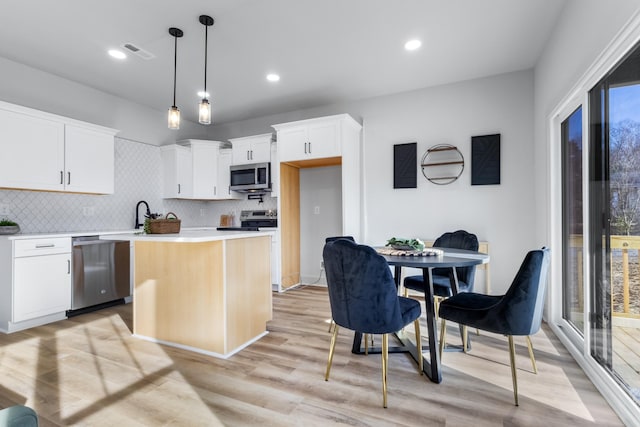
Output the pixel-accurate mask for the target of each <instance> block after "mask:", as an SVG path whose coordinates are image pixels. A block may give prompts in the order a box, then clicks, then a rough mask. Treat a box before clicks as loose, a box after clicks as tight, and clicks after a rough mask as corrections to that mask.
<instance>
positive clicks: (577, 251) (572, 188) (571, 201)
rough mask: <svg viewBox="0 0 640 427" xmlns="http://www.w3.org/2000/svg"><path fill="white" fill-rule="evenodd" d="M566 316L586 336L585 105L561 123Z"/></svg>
mask: <svg viewBox="0 0 640 427" xmlns="http://www.w3.org/2000/svg"><path fill="white" fill-rule="evenodd" d="M561 144H562V172H563V173H562V200H563V206H562V230H563V234H562V254H563V263H562V264H563V269H562V279H563V280H562V284H563V285H562V301H563V303H562V318H563V319H565V320H566V321H567V322H568V323H569V324H570V325H571V326H572V327H573V328H574V329H575V330H576V331H577V332H578V334H579V335H580V336H584V292H583V288H584V280H583V279H584V277H583V262H584V250H583V226H582V223H583V220H582V217H583V205H582V202H583V197H582V175H583V174H582V157H583V156H582V152H583V150H582V106H580V107H578V108H577V109H576V110H575V111H573V112H572V113H571V114H570V115H569V116H568V117H567V118H566V119H565V120H564V121H563V122H562V123H561Z"/></svg>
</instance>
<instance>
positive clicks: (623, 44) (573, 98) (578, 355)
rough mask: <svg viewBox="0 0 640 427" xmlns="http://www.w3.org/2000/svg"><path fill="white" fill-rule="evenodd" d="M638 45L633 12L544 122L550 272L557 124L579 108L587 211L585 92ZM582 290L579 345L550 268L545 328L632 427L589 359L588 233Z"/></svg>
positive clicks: (621, 397)
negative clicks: (565, 315) (581, 323)
mask: <svg viewBox="0 0 640 427" xmlns="http://www.w3.org/2000/svg"><path fill="white" fill-rule="evenodd" d="M638 41H640V12H637V13H636V14H635V15H634V16H633V17H632V18H631V19H630V20H629V22H628V23H627V24H626V25H625V26H624V27H623V28H622V29H621V30H620V31H619V32H618V34H617V35H616V36H615V37H614V39H613V40H612V41H611V43H609V45H608V46H607V47H606V48H605V49H604V50H603V51H602V53H601V54H600V55H599V56H598V57H597V58H596V60H595V61H594V62H593V64H592V65H591V66H590V67H589V68H588V70H587V71H586V72H585V73H584V75H583V76H582V77H581V78H580V79H579V81H578V82H577V83H576V84H575V85H574V87H573V88H572V89H571V90H570V91H569V93H568V94H567V95H566V96H565V97H564V98H563V100H562V101H560V103H558V105H557V106H556V108H554V109H553V111H552V113H551V114H550V115H549V116H548V118H547V120H546V123H547V126H548V128H547V130H548V138H547V147H546V148H547V156H548V158H547V162H548V165H549V187H548V189H547V190H548V194H549V212H548V213H547V215H548V218H547V221H548V224H549V227H548V233H549V234H548V235H547V241H549V242H550V243H551V247H552V248H558V250H555V251H552V259H551V265H552V266H554V265H555V266H562V253H561V252H562V251H561V250H559V249H560V248H562V233H561V231H562V175H561V166H562V158H561V151H560V148H561V147H560V144H561V132H560V123H561V122H562V120H564V119H565V118H566V117H568V115H569V114H571V113H572V112H573V111H574V110H575V109H576V108H578V106H580V105H582V118H583V120H582V130H583V133H582V137H583V162H582V164H583V172H584V175H583V184H582V190H583V204H584V206H589V193H588V185H589V179H588V171H589V170H588V156H589V153H588V138H589V134H588V118H589V109H588V105H589V103H588V101H589V90H591V88H593V87H594V86H595V85H596V83H598V82H599V81H600V80H601V79H602V77H604V75H605V74H606V73H608V72H609V71H610V70H611V68H613V66H614V65H616V64H617V63H618V62H619V61H620V60H621V59H622V58H623V57H624V55H626V54H627V52H628V51H630V50H631V49H632V48H633V47H634V46H635V45H636V44H637V43H638ZM588 219H589V218H588V209H585V212H584V216H583V220H584V224H589V222H588ZM583 244H584V254H585V262H584V263H583V264H584V270H583V273H584V286H585V293H584V295H585V301H584V307H585V315H584V320H585V323H584V325H585V327H584V340H582V339H581V337H580V336H579V334H577V333H576V332H575V331H574V330H573V328H572V327H571V326H570V325H569V323H568V322H567V321H565V320H564V319H563V318H562V269H561V268H552V269H551V273H550V285H551V286H550V287H549V293H548V295H547V308H548V310H547V313H548V315H549V319H548V320H549V322H548V323H549V326H550V327H551V329H552V331H553V332H554V333H555V334H556V336H558V338H559V339H560V341H561V342H562V343H563V345H564V346H565V347H566V348H567V350H568V351H569V353H571V355H572V356H573V358H574V359H575V360H576V362H577V363H578V365H580V367H581V368H582V369H583V370H584V372H585V374H586V375H587V377H589V379H590V380H591V381H592V382H593V384H594V385H595V386H596V388H597V389H598V390H599V391H600V393H601V394H602V395H603V397H604V398H605V399H606V400H607V402H608V403H609V404H610V405H611V406H612V408H613V409H614V411H615V412H616V413H617V414H618V416H619V417H620V418H621V420H622V421H623V422H624V423H625V424H626V425H634V424H636V423H637V422H638V419H640V408H639V407H638V405H636V403H635V402H634V401H633V399H631V397H629V395H628V394H627V393H626V392H625V391H624V390H623V389H622V388H621V387H620V385H619V384H618V383H617V382H616V381H615V380H614V379H613V378H612V377H611V376H610V374H609V373H608V372H606V370H605V369H604V368H602V367H601V366H600V365H599V364H598V363H597V362H596V361H595V360H594V359H593V358H592V357H591V355H590V351H589V348H590V330H589V327H590V324H589V321H588V320H589V319H588V316H589V307H591V304H590V303H591V301H590V298H589V292H586V290H587V289H589V287H590V271H589V264H590V262H588V256H589V255H588V253H589V252H588V248H589V241H588V233H585V236H584V241H583Z"/></svg>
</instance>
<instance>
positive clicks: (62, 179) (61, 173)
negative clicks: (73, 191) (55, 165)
mask: <svg viewBox="0 0 640 427" xmlns="http://www.w3.org/2000/svg"><path fill="white" fill-rule="evenodd" d="M62 184H64V172H62V171H60V185H62Z"/></svg>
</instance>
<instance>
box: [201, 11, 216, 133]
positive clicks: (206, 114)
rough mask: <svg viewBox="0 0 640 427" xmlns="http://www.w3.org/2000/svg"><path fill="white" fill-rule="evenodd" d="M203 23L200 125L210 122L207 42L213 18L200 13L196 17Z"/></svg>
mask: <svg viewBox="0 0 640 427" xmlns="http://www.w3.org/2000/svg"><path fill="white" fill-rule="evenodd" d="M198 20H199V21H200V23H201V24H202V25H204V93H205V95H204V96H203V97H202V101H200V104H199V105H198V122H199V123H200V124H201V125H210V124H211V104H209V100H208V99H207V43H208V40H209V27H210V26H212V25H213V18H212V17H210V16H208V15H200V18H199V19H198Z"/></svg>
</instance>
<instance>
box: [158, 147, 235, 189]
mask: <svg viewBox="0 0 640 427" xmlns="http://www.w3.org/2000/svg"><path fill="white" fill-rule="evenodd" d="M225 145H228V144H225V143H224V142H220V141H207V140H201V139H185V140H183V141H178V142H177V143H176V144H174V145H168V146H165V147H161V148H160V150H161V152H162V164H163V168H164V193H163V197H165V198H167V199H198V200H226V199H233V198H238V197H239V194H238V193H236V192H235V191H233V192H231V191H229V165H230V164H231V149H230V148H225Z"/></svg>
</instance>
